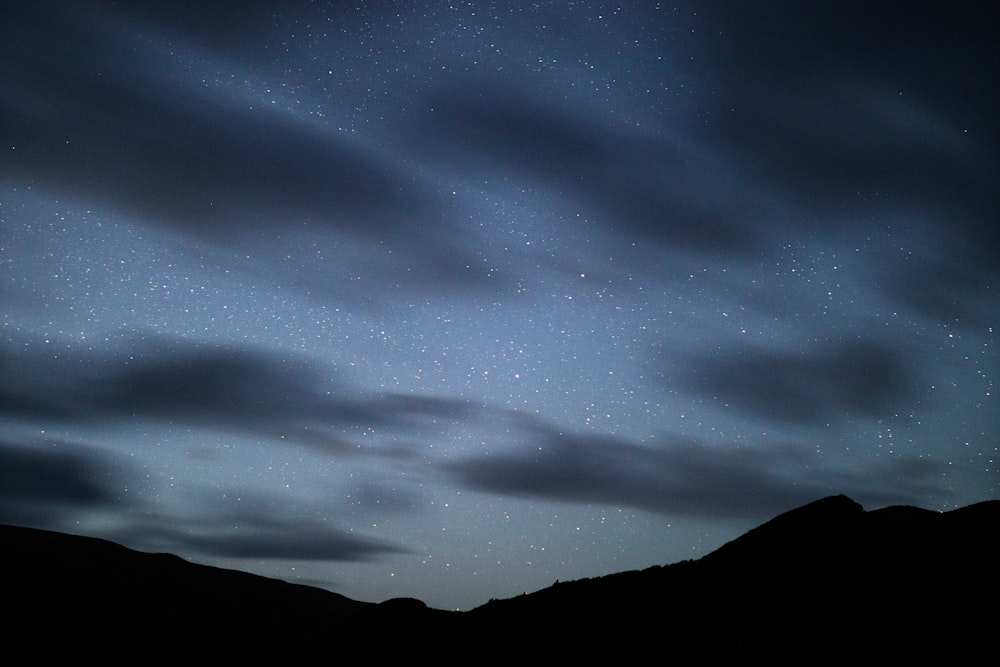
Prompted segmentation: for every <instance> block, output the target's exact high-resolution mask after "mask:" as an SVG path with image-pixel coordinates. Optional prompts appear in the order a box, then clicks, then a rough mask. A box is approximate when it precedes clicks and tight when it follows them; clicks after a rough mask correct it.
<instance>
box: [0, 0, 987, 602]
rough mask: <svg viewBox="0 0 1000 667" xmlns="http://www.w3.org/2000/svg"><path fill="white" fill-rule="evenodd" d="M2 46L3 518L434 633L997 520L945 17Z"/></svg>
mask: <svg viewBox="0 0 1000 667" xmlns="http://www.w3.org/2000/svg"><path fill="white" fill-rule="evenodd" d="M983 11H985V10H983ZM0 12H2V17H0V19H2V20H0V26H2V27H0V45H2V46H0V108H2V110H3V111H2V113H3V118H4V120H3V124H2V125H0V136H2V138H3V143H2V146H0V149H2V151H3V153H2V154H3V159H2V162H0V225H2V226H0V267H2V273H0V276H2V284H0V299H2V301H3V303H4V308H3V312H2V316H3V320H2V330H0V378H2V384H0V480H2V482H3V483H2V484H0V501H2V503H0V521H4V522H7V523H16V524H22V525H32V526H38V527H44V528H52V529H56V530H65V531H68V532H76V533H82V534H88V535H95V536H99V537H106V538H109V539H113V540H116V541H119V542H122V543H124V544H126V545H128V546H131V547H134V548H137V549H143V550H155V551H169V552H173V553H177V554H180V555H182V556H184V557H187V558H190V559H192V560H195V561H198V562H207V563H213V564H219V565H224V566H226V567H236V568H240V569H247V570H251V571H254V572H259V573H262V574H266V575H269V576H278V577H281V578H285V579H290V580H297V581H303V582H306V583H311V584H316V585H321V586H324V587H327V588H330V589H332V590H335V591H337V592H340V593H343V594H345V595H348V596H350V597H354V598H357V599H363V600H375V601H378V600H383V599H387V598H390V597H398V596H412V597H418V598H420V599H422V600H424V601H425V602H427V603H428V604H430V605H431V606H435V607H440V608H463V609H467V608H470V607H473V606H476V605H478V604H482V603H484V602H485V601H486V600H488V599H489V598H492V597H507V596H511V595H516V594H519V593H521V592H524V591H529V590H534V589H537V588H540V587H543V586H547V585H549V584H551V583H552V581H554V580H556V579H560V580H568V579H574V578H579V577H585V576H597V575H601V574H606V573H610V572H615V571H620V570H624V569H633V568H642V567H647V566H649V565H654V564H665V563H669V562H674V561H677V560H681V559H684V558H692V557H697V556H700V555H703V554H704V553H706V552H707V551H709V550H711V549H713V548H715V547H717V546H719V545H721V544H722V543H724V542H725V541H727V540H729V539H732V538H733V537H735V536H737V535H739V534H740V533H741V532H742V531H744V530H746V529H748V528H750V527H752V526H753V525H755V524H756V523H759V522H760V521H763V520H766V519H767V518H770V517H771V516H773V515H774V514H776V513H778V512H781V511H784V510H787V509H791V508H792V507H795V506H797V505H800V504H804V503H806V502H809V501H811V500H815V499H817V498H819V497H822V496H825V495H830V494H835V493H846V494H848V495H850V496H851V497H852V498H854V499H855V500H857V501H859V502H861V503H862V504H864V505H865V506H866V507H867V508H869V509H871V508H873V507H878V506H883V505H887V504H897V503H907V504H915V505H920V506H922V507H927V508H931V509H942V510H943V509H948V508H952V507H957V506H961V505H965V504H968V503H972V502H977V501H980V500H985V499H988V498H996V497H998V481H1000V465H998V461H997V457H998V455H1000V452H998V450H997V447H998V430H1000V429H998V424H1000V420H998V410H997V404H996V396H995V388H994V382H995V378H996V376H997V372H998V355H997V349H996V339H995V333H994V328H995V327H996V326H997V318H996V314H997V313H998V312H1000V297H998V292H997V290H998V277H1000V266H998V261H997V257H998V256H1000V254H998V252H997V250H998V244H997V232H996V220H997V206H996V183H997V125H996V112H997V108H998V104H997V93H996V89H995V85H994V84H995V81H996V77H997V63H998V59H997V51H996V47H995V46H994V45H993V40H992V39H991V35H990V34H989V31H988V30H987V29H986V26H988V25H989V22H988V21H987V20H986V18H985V17H984V16H980V15H978V14H977V12H978V10H974V9H971V8H960V9H957V10H956V9H954V8H952V9H949V10H948V11H945V10H944V9H936V8H933V7H930V6H925V5H924V4H923V3H914V4H912V5H908V6H906V7H905V8H899V7H898V6H896V5H892V6H889V5H885V6H883V5H881V4H880V3H847V4H846V5H845V4H843V3H837V4H836V5H832V4H831V5H829V6H827V5H814V4H811V5H810V7H808V8H798V7H788V6H784V5H782V4H781V3H766V2H765V3H751V4H746V5H744V4H736V3H725V4H721V5H714V6H704V5H698V4H688V3H681V4H672V5H667V4H661V3H635V4H625V5H621V6H616V5H603V4H600V3H587V2H584V3H536V4H534V5H531V6H523V7H522V6H513V5H511V6H508V5H504V4H495V3H479V2H472V3H456V4H453V5H448V4H446V3H427V4H423V3H398V4H397V3H378V4H371V5H363V6H361V7H358V8H355V7H350V6H348V5H346V4H344V3H308V4H306V3H299V4H296V3H267V2H258V3H209V6H205V7H203V6H201V4H200V3H181V4H177V3H144V5H143V7H142V8H139V7H127V6H124V7H123V6H120V5H115V4H114V3H104V2H80V3H58V2H50V3H46V2H41V3H26V2H25V3H22V2H14V3H6V4H5V6H4V9H3V10H0Z"/></svg>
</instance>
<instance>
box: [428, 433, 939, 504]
mask: <svg viewBox="0 0 1000 667" xmlns="http://www.w3.org/2000/svg"><path fill="white" fill-rule="evenodd" d="M525 440H526V441H527V445H526V446H524V447H523V448H521V449H518V450H514V451H508V452H503V453H499V454H491V455H484V456H475V457H469V458H465V459H460V460H457V461H453V462H448V463H444V464H442V465H441V469H442V470H443V471H444V472H445V473H446V474H447V475H449V476H450V477H451V478H453V479H454V480H455V481H456V482H458V483H459V484H461V485H463V486H466V487H467V488H471V489H476V490H479V491H484V492H488V493H494V494H498V495H505V496H515V497H522V498H536V499H543V500H556V501H561V502H568V503H577V504H591V503H600V504H606V505H611V506H628V507H635V508H638V509H643V510H647V511H650V512H655V513H659V514H668V515H684V516H694V517H702V518H704V517H717V518H759V517H761V516H767V515H771V514H775V513H777V512H781V511H785V510H787V509H789V508H791V507H795V506H797V505H801V504H804V503H806V502H810V501H811V500H815V499H817V498H820V497H823V496H826V495H830V494H835V493H847V494H848V495H853V496H855V497H858V498H859V499H861V500H863V501H866V502H871V501H875V502H880V501H884V502H885V504H888V503H889V502H909V501H912V500H914V499H920V500H922V501H923V502H926V498H927V497H928V495H942V494H944V490H943V489H942V488H941V487H940V486H939V485H937V484H935V483H934V481H933V480H935V479H939V478H940V473H941V471H942V466H940V465H939V464H937V463H934V462H931V461H924V460H921V461H910V460H909V459H907V460H905V461H903V460H900V461H898V462H893V463H891V464H889V465H886V466H882V467H875V468H872V469H870V470H866V471H864V472H848V471H841V470H837V469H834V468H831V467H829V466H825V465H824V466H819V465H817V464H818V463H819V459H818V458H817V456H816V455H814V454H813V453H811V452H810V450H809V448H807V447H801V446H798V447H796V446H791V445H774V444H772V445H767V446H758V447H753V446H748V447H736V448H734V447H727V448H719V447H711V446H707V445H704V444H702V443H699V442H698V441H695V440H692V439H686V438H678V437H673V438H660V439H659V440H658V441H656V442H654V443H652V444H637V443H635V442H631V441H628V440H626V439H621V438H614V437H611V436H590V435H581V434H564V433H560V432H557V431H556V430H554V429H552V428H550V427H548V426H537V425H536V426H535V427H533V428H530V429H528V430H527V432H526V435H525Z"/></svg>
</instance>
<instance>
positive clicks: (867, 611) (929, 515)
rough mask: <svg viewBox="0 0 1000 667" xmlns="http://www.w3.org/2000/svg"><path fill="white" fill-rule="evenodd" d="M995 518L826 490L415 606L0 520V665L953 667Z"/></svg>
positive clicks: (972, 639) (974, 631) (993, 622)
mask: <svg viewBox="0 0 1000 667" xmlns="http://www.w3.org/2000/svg"><path fill="white" fill-rule="evenodd" d="M998 529H1000V500H992V501H987V502H983V503H979V504H976V505H971V506H969V507H965V508H962V509H958V510H953V511H950V512H945V513H939V512H931V511H928V510H923V509H919V508H916V507H904V506H897V507H888V508H885V509H880V510H875V511H870V512H865V511H864V510H863V509H862V507H861V506H860V505H858V504H857V503H855V502H854V501H852V500H850V499H849V498H846V497H845V496H835V497H830V498H825V499H823V500H819V501H816V502H814V503H811V504H809V505H806V506H804V507H800V508H798V509H795V510H792V511H790V512H787V513H785V514H782V515H780V516H778V517H776V518H774V519H772V520H771V521H768V522H767V523H765V524H763V525H761V526H759V527H757V528H755V529H753V530H751V531H750V532H748V533H746V534H745V535H743V536H742V537H740V538H738V539H736V540H733V541H732V542H730V543H728V544H726V545H725V546H723V547H722V548H720V549H718V550H717V551H715V552H713V553H711V554H709V555H707V556H705V557H704V558H701V559H700V560H697V561H685V562H681V563H676V564H673V565H668V566H664V567H652V568H649V569H647V570H643V571H636V572H625V573H620V574H613V575H608V576H605V577H600V578H595V579H584V580H579V581H572V582H565V583H557V584H555V585H553V586H551V587H549V588H546V589H544V590H541V591H538V592H536V593H532V594H529V595H522V596H519V597H516V598H511V599H508V600H493V601H490V602H489V603H488V604H485V605H484V606H482V607H479V608H477V609H474V610H472V611H469V612H463V613H456V612H445V611H438V610H433V609H428V608H427V607H426V606H425V605H424V604H423V603H421V602H419V601H416V600H390V601H388V602H384V603H382V604H377V605H376V604H370V603H364V602H357V601H354V600H350V599H348V598H345V597H343V596H340V595H337V594H335V593H330V592H328V591H324V590H320V589H316V588H310V587H308V586H301V585H295V584H289V583H286V582H283V581H278V580H274V579H267V578H264V577H258V576H255V575H250V574H246V573H242V572H234V571H230V570H222V569H218V568H212V567H206V566H202V565H196V564H193V563H189V562H187V561H184V560H183V559H181V558H178V557H176V556H170V555H166V554H146V553H139V552H135V551H131V550H129V549H126V548H124V547H122V546H119V545H117V544H114V543H111V542H107V541H103V540H97V539H93V538H86V537H77V536H70V535H64V534H60V533H52V532H47V531H40V530H34V529H29V528H19V527H14V526H0V558H2V570H0V603H2V612H0V623H2V635H0V636H2V637H3V642H4V647H3V649H2V650H3V653H2V654H0V655H2V656H4V657H3V658H0V659H4V661H5V662H6V664H24V663H25V662H26V661H27V662H32V663H42V664H45V663H48V662H50V661H51V660H52V659H67V658H72V659H85V658H96V659H98V660H100V661H102V662H104V663H108V662H114V663H123V662H130V663H137V664H157V663H160V664H162V663H185V664H205V663H207V662H209V661H215V660H220V661H223V662H225V663H226V664H234V663H239V662H249V663H256V664H261V663H272V662H282V663H287V662H288V661H309V662H310V663H312V662H317V661H321V662H331V663H333V662H339V661H343V660H344V659H351V660H354V659H358V658H362V657H364V658H376V659H377V658H380V657H382V658H386V657H407V656H408V657H411V658H416V657H424V656H428V657H430V656H433V657H436V658H438V659H441V660H445V661H447V662H458V661H461V662H473V663H478V662H493V660H492V659H490V658H494V659H495V658H498V657H505V658H511V659H517V660H519V661H521V660H524V661H526V662H527V663H534V662H537V659H539V658H541V657H547V658H556V659H558V658H560V657H562V658H572V657H593V658H595V659H598V658H599V656H605V657H611V656H615V657H616V660H615V661H616V662H620V661H621V660H626V659H629V658H630V657H635V658H637V659H638V658H640V657H650V656H652V657H655V658H656V659H657V661H670V660H677V659H680V660H685V661H688V660H691V659H697V660H706V659H708V660H711V659H712V658H727V657H728V658H733V657H750V656H757V657H764V658H770V659H772V660H777V661H780V662H786V663H787V662H793V661H794V662H797V663H807V664H808V663H812V662H815V661H816V660H817V659H819V660H821V661H824V662H825V661H826V660H824V659H827V660H828V659H830V658H838V659H852V660H853V659H858V660H860V659H862V658H865V659H866V660H865V662H867V661H868V660H867V659H870V658H873V657H883V658H892V659H899V658H907V657H909V658H934V659H946V660H948V662H950V663H952V664H955V663H956V661H958V663H965V662H971V661H978V660H982V659H985V658H987V657H988V656H990V655H993V653H994V648H993V647H994V646H995V642H996V639H997V636H998V635H1000V610H998V605H1000V598H998V593H1000V579H998V575H1000V530H998ZM650 651H653V652H654V653H650ZM11 658H16V660H14V661H12V660H11Z"/></svg>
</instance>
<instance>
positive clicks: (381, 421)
mask: <svg viewBox="0 0 1000 667" xmlns="http://www.w3.org/2000/svg"><path fill="white" fill-rule="evenodd" d="M43 348H44V346H37V347H36V346H31V345H29V346H27V351H26V350H25V349H24V348H23V347H22V348H21V349H18V350H17V351H16V352H15V351H13V350H6V351H4V350H0V360H2V361H3V362H4V363H3V364H2V365H0V380H2V381H3V382H2V386H3V387H4V389H3V391H2V392H0V415H2V416H3V417H4V418H6V419H11V420H15V421H21V422H48V421H56V422H65V423H78V424H84V425H94V426H98V425H106V424H109V423H116V422H123V421H155V422H160V423H162V424H173V425H175V426H178V425H186V426H196V427H202V428H208V429H215V430H223V431H230V432H240V433H245V432H248V431H249V432H251V433H254V434H255V435H269V436H271V437H283V438H287V439H290V440H291V441H293V442H299V443H300V444H306V445H309V446H311V447H314V448H318V449H321V450H325V451H327V452H329V453H333V454H336V453H346V452H348V451H351V450H352V449H353V448H352V446H351V443H350V442H349V440H348V439H346V438H345V437H344V435H343V433H342V431H343V430H344V429H347V428H351V427H360V428H365V427H380V428H386V429H393V430H395V431H396V432H398V433H402V434H416V433H421V432H423V431H424V430H426V429H427V428H430V427H436V425H437V424H438V423H439V422H440V423H442V424H449V423H452V422H455V421H458V420H463V419H466V418H467V417H470V416H472V415H473V414H474V410H473V406H472V405H471V404H470V403H469V402H468V401H464V400H461V399H452V398H444V397H434V396H412V395H401V394H394V393H374V394H368V393H364V392H362V391H360V390H358V389H356V388H353V387H351V386H350V385H349V384H347V383H344V382H342V381H341V379H340V377H339V376H338V375H337V373H336V372H335V369H334V368H333V367H332V366H330V365H326V364H321V363H316V362H314V361H313V362H310V360H308V359H306V358H304V357H297V356H295V355H290V354H286V353H282V352H277V351H274V352H266V351H264V350H247V349H234V348H227V347H211V346H200V345H196V344H193V343H188V342H184V341H176V342H171V341H165V340H143V341H135V342H134V343H133V344H132V345H131V346H129V348H128V349H127V350H120V351H118V352H117V353H110V354H107V355H104V356H102V357H100V358H97V357H88V356H86V355H83V354H79V353H76V354H75V353H74V351H72V350H70V351H65V352H62V353H61V354H60V355H57V356H56V357H53V356H52V355H50V354H48V353H47V352H46V351H44V349H43ZM366 451H371V450H366ZM385 454H386V455H387V456H398V452H395V451H393V452H388V451H387V452H385Z"/></svg>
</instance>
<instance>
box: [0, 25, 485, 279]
mask: <svg viewBox="0 0 1000 667" xmlns="http://www.w3.org/2000/svg"><path fill="white" fill-rule="evenodd" d="M3 23H4V24H5V26H4V27H7V28H11V29H8V30H4V31H3V32H2V33H0V45H2V46H0V59H2V61H3V62H5V63H9V64H10V66H9V67H6V68H4V69H3V70H0V91H2V92H0V95H2V98H0V99H2V102H3V108H4V141H5V146H6V148H5V149H4V150H5V157H4V160H5V170H6V171H7V172H8V173H9V174H13V175H16V177H17V179H18V181H19V182H20V183H23V184H30V185H31V187H33V188H35V189H36V191H44V192H47V193H51V194H52V196H55V197H58V198H60V199H63V200H71V201H77V202H83V203H84V204H85V205H86V206H87V207H88V208H90V207H98V208H101V209H103V210H105V211H111V212H114V213H116V214H125V215H127V216H130V217H133V218H136V219H139V220H142V221H153V222H155V223H157V224H159V225H160V226H162V227H164V228H167V229H169V230H173V231H180V232H182V233H183V234H184V235H186V236H189V237H193V238H194V239H196V240H197V241H204V240H209V241H211V242H213V243H215V244H220V245H223V246H233V245H235V246H238V247H247V248H250V247H253V246H254V244H256V243H257V242H258V241H260V240H261V239H262V238H265V239H269V240H270V242H271V243H272V244H274V245H278V246H281V245H282V244H284V243H287V242H288V240H289V239H290V238H297V235H301V234H303V233H304V232H306V230H308V232H309V233H310V234H313V236H312V237H310V238H309V239H308V240H307V241H308V242H313V241H315V239H316V236H315V235H316V234H317V233H325V234H327V235H328V236H336V237H338V238H340V239H341V240H343V239H345V238H346V239H350V240H351V241H352V242H353V243H356V244H359V245H361V246H364V247H365V248H366V249H367V250H368V251H369V253H370V254H372V256H371V257H370V258H367V257H366V254H368V253H355V254H359V255H360V256H361V257H362V258H365V259H366V260H368V261H367V262H363V266H361V267H360V270H361V272H362V273H367V272H368V271H369V270H371V269H373V268H374V269H376V270H374V271H373V273H372V275H373V278H375V279H383V277H384V280H385V281H386V282H394V283H399V282H404V281H405V282H406V283H407V284H414V283H415V284H416V285H417V286H419V287H421V288H434V287H438V288H440V287H447V288H455V287H458V286H461V287H465V288H468V287H470V286H472V287H475V286H482V285H484V284H485V281H486V276H485V274H484V273H483V272H481V271H477V270H475V268H476V262H475V260H474V257H473V256H472V254H471V252H467V248H466V241H467V239H466V237H465V234H464V233H463V232H462V230H461V229H459V228H458V227H457V226H456V225H453V224H451V223H450V222H449V214H452V213H454V210H453V207H454V204H453V203H452V202H451V201H449V199H448V198H446V197H445V196H444V195H443V194H442V193H440V192H439V191H438V189H437V188H436V187H435V186H434V185H433V184H432V183H430V182H427V181H426V180H425V178H424V176H425V174H424V172H423V170H419V169H414V168H413V167H412V165H410V164H408V163H407V161H406V160H405V159H403V158H402V157H401V156H399V155H398V154H390V153H387V152H385V151H381V150H377V147H376V144H377V139H375V138H374V137H372V136H370V135H366V136H365V138H363V139H362V138H360V137H358V136H353V135H352V134H351V133H349V132H339V131H337V130H335V129H333V128H331V127H330V125H331V123H330V122H329V121H326V122H322V123H320V122H314V120H315V119H313V120H310V117H309V114H308V113H306V112H302V113H298V112H293V111H289V110H288V109H285V108H284V106H285V105H284V104H283V103H275V101H274V97H275V96H276V95H278V93H277V91H275V93H274V94H271V91H269V90H267V88H268V86H269V85H270V84H268V83H265V82H266V80H267V72H266V69H267V67H270V66H271V64H270V63H269V64H268V65H267V66H266V67H265V66H248V64H247V63H241V62H240V61H239V59H238V58H236V57H235V56H226V55H224V54H215V53H213V52H202V53H201V55H202V56H203V57H204V58H205V59H206V60H207V61H208V62H206V63H199V64H198V65H197V66H195V67H192V65H191V63H190V62H183V61H181V60H179V59H178V57H177V56H176V55H175V53H174V52H175V48H176V47H171V46H170V44H171V42H173V41H177V42H183V40H185V39H186V38H185V37H184V36H182V35H180V34H172V33H168V32H165V31H164V30H163V29H162V28H159V27H157V26H156V25H155V24H145V23H142V22H141V21H140V20H139V19H134V18H129V17H127V16H126V15H125V14H121V13H118V12H116V11H114V10H111V9H110V8H105V9H104V10H103V11H102V12H101V16H100V17H97V16H94V15H89V14H87V13H86V12H83V11H71V10H70V11H67V10H66V8H58V9H53V8H49V7H47V6H45V5H42V6H39V7H34V6H24V7H19V8H17V11H15V16H13V17H9V18H8V19H6V20H5V21H4V22H3ZM13 26H16V30H14V29H12V27H13ZM187 46H188V47H190V48H191V50H192V51H193V52H195V53H197V52H198V50H197V49H196V48H195V47H194V46H193V45H190V44H188V45H187ZM229 57H232V58H234V60H226V58H229ZM262 70H263V71H262ZM330 113H331V114H333V113H335V112H333V111H330ZM265 245H266V244H265ZM331 247H332V246H331ZM386 250H389V251H391V252H389V253H387V252H386ZM254 254H255V255H259V256H260V257H262V258H266V259H267V260H268V261H271V262H277V261H279V259H280V258H278V257H270V256H269V254H268V252H267V249H266V248H264V249H257V250H255V251H254ZM369 263H370V265H369ZM470 267H472V269H470ZM339 268H340V267H339V266H338V267H334V270H337V269H339ZM302 276H303V278H305V277H306V276H307V272H305V271H303V272H302ZM317 282H320V281H317Z"/></svg>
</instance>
